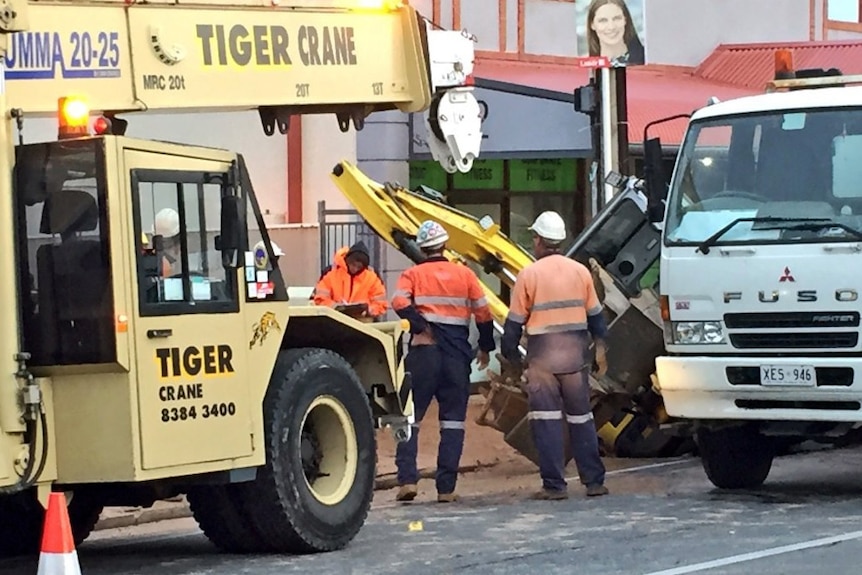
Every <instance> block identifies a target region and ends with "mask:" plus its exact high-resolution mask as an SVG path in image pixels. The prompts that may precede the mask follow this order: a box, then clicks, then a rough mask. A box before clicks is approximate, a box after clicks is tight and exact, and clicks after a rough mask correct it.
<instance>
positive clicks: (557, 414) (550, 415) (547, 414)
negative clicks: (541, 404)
mask: <svg viewBox="0 0 862 575" xmlns="http://www.w3.org/2000/svg"><path fill="white" fill-rule="evenodd" d="M527 419H563V412H561V411H529V412H527Z"/></svg>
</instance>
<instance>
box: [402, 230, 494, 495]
mask: <svg viewBox="0 0 862 575" xmlns="http://www.w3.org/2000/svg"><path fill="white" fill-rule="evenodd" d="M448 239H449V235H448V233H447V232H446V230H445V229H444V228H443V227H442V226H441V225H440V224H438V223H437V222H434V221H431V220H428V221H426V222H423V223H422V225H421V226H420V227H419V232H418V233H417V235H416V243H417V244H418V245H419V247H420V248H421V249H422V252H423V253H424V254H425V255H426V259H425V260H424V261H423V262H422V263H420V264H418V265H415V266H413V267H411V268H409V269H407V270H406V271H404V273H402V274H401V277H399V278H398V283H397V285H396V292H395V294H394V297H393V298H392V309H393V310H394V311H395V312H396V313H397V314H398V316H399V317H401V318H403V319H406V320H407V321H408V322H410V334H411V337H410V350H409V352H408V354H407V357H406V358H405V360H404V362H405V369H406V370H407V371H409V372H410V374H411V378H412V379H411V381H412V387H413V406H414V412H415V414H416V422H415V423H414V424H413V434H412V436H411V438H410V440H409V441H407V442H404V443H399V444H398V447H397V451H396V454H395V463H396V465H397V466H398V484H399V485H400V486H401V487H400V489H399V491H398V494H397V495H396V499H397V500H398V501H411V500H413V498H415V497H416V495H417V494H418V490H417V484H418V481H419V473H418V471H417V469H416V454H417V453H416V452H417V436H418V432H419V422H421V421H422V418H423V417H424V416H425V411H426V410H427V409H428V406H429V405H430V404H431V400H432V399H433V398H436V399H437V405H438V407H439V412H440V414H439V419H440V444H439V446H438V451H437V476H436V487H437V501H439V502H441V503H448V502H452V501H456V500H457V499H458V496H457V495H456V494H455V484H456V480H457V477H458V466H459V463H460V461H461V453H462V451H463V448H464V420H465V419H466V417H467V401H468V400H469V399H470V372H471V367H470V364H471V363H472V361H473V359H474V357H475V358H476V360H477V362H478V367H479V369H480V370H481V369H485V368H487V367H488V360H489V357H488V354H489V353H490V352H492V351H494V348H495V344H494V331H493V329H494V328H493V321H492V318H491V311H490V309H489V308H488V302H487V301H486V300H485V295H484V292H483V291H482V287H481V285H480V284H479V278H477V277H476V274H474V273H473V271H472V270H470V268H468V267H467V266H464V265H461V264H456V263H453V262H450V261H449V260H447V259H446V258H445V257H444V256H443V251H444V250H445V248H446V241H447V240H448ZM471 316H475V318H476V327H477V328H478V330H479V351H478V352H474V351H473V349H472V347H471V346H470V342H469V336H470V319H471Z"/></svg>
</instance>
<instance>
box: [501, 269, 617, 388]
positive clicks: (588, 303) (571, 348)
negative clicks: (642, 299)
mask: <svg viewBox="0 0 862 575" xmlns="http://www.w3.org/2000/svg"><path fill="white" fill-rule="evenodd" d="M524 328H526V331H527V336H528V340H527V353H528V357H529V358H531V362H532V359H533V358H535V359H537V360H538V361H539V363H545V364H547V365H546V367H548V369H552V370H553V371H555V372H556V373H566V372H569V371H575V370H577V369H580V368H581V367H583V361H584V359H583V358H584V352H585V351H586V346H587V345H588V341H587V339H586V336H587V333H588V331H589V332H590V333H592V334H593V336H595V337H604V336H605V334H606V332H607V325H606V323H605V320H604V316H603V315H602V305H601V303H600V302H599V298H598V296H597V295H596V287H595V284H594V283H593V277H592V275H591V274H590V270H589V269H588V268H587V267H586V266H585V265H583V264H581V263H580V262H577V261H575V260H573V259H570V258H567V257H566V256H564V255H561V254H556V253H555V254H550V255H547V256H544V257H542V258H539V259H538V260H537V261H535V262H533V263H532V264H530V265H528V266H527V267H525V268H524V269H522V270H521V273H519V274H518V277H517V279H516V280H515V285H514V287H513V288H512V301H511V305H510V306H509V315H508V316H507V318H506V324H505V326H504V329H503V339H502V342H501V348H502V353H503V356H504V357H506V358H507V359H510V360H516V359H517V360H518V361H519V360H520V354H519V353H518V342H519V341H520V339H521V333H522V330H523V329H524Z"/></svg>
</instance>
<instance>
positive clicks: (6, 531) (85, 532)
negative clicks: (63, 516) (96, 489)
mask: <svg viewBox="0 0 862 575" xmlns="http://www.w3.org/2000/svg"><path fill="white" fill-rule="evenodd" d="M68 512H69V523H70V525H71V528H72V537H73V539H74V541H75V546H78V545H80V544H81V543H83V542H84V540H85V539H86V538H87V537H88V536H89V535H90V533H91V532H92V531H93V528H94V527H95V526H96V523H97V522H98V521H99V516H100V515H101V513H102V505H101V503H99V502H98V501H97V500H96V499H94V498H92V497H89V496H88V495H87V494H85V493H76V494H74V496H72V497H71V498H70V500H69V507H68ZM44 522H45V509H44V508H43V507H42V505H41V504H40V503H39V501H38V500H37V499H36V496H35V494H33V493H32V492H31V491H24V492H21V493H16V494H14V495H6V496H2V497H0V557H15V556H18V555H36V554H38V553H39V551H40V548H41V544H42V530H43V527H44Z"/></svg>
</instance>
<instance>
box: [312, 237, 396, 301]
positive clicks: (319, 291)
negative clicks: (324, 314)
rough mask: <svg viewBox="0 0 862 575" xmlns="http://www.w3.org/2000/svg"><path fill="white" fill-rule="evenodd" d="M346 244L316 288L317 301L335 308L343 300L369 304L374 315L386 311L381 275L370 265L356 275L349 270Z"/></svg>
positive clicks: (384, 290) (315, 299) (337, 253)
mask: <svg viewBox="0 0 862 575" xmlns="http://www.w3.org/2000/svg"><path fill="white" fill-rule="evenodd" d="M348 251H349V248H347V247H346V246H345V247H343V248H341V249H339V250H338V251H337V252H335V257H334V258H333V260H332V262H333V265H332V269H330V270H329V271H328V272H326V273H325V274H324V275H323V277H322V278H320V281H318V282H317V286H316V287H315V288H314V303H315V304H316V305H325V306H328V307H335V306H336V305H339V304H341V303H366V304H368V314H369V315H371V316H374V317H377V316H381V315H383V314H385V313H386V310H387V309H388V308H389V303H388V302H387V301H386V288H385V287H384V286H383V282H382V281H381V280H380V276H378V275H377V272H375V271H374V269H373V268H371V267H370V266H369V267H367V268H365V269H364V270H363V271H361V272H360V273H358V274H356V275H355V276H352V275H350V274H349V273H348V272H347V262H346V261H345V258H346V256H347V253H348Z"/></svg>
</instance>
